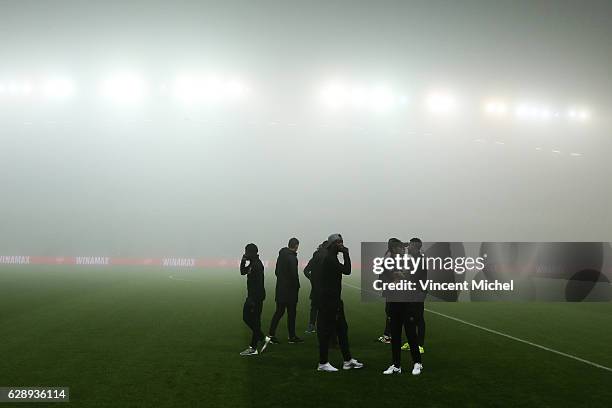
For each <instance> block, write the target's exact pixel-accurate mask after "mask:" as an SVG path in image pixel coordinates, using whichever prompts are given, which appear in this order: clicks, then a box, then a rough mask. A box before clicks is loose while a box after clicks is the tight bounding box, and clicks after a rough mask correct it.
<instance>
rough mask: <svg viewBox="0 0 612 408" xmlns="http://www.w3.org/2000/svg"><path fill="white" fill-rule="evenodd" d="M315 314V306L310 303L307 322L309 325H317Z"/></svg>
mask: <svg viewBox="0 0 612 408" xmlns="http://www.w3.org/2000/svg"><path fill="white" fill-rule="evenodd" d="M317 313H318V308H317V306H316V305H315V304H314V303H313V302H312V301H310V319H309V320H308V323H309V324H311V325H313V326H314V325H315V324H316V323H317Z"/></svg>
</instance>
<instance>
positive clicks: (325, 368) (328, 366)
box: [317, 363, 338, 372]
mask: <svg viewBox="0 0 612 408" xmlns="http://www.w3.org/2000/svg"><path fill="white" fill-rule="evenodd" d="M317 371H329V372H333V371H338V369H337V368H336V367H334V366H333V365H331V364H329V363H325V364H320V363H319V367H317Z"/></svg>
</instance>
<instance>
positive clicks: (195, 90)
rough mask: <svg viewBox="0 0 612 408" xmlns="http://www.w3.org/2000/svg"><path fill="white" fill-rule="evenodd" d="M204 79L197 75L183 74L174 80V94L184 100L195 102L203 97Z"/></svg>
mask: <svg viewBox="0 0 612 408" xmlns="http://www.w3.org/2000/svg"><path fill="white" fill-rule="evenodd" d="M204 87H205V86H204V83H203V81H202V80H201V79H200V78H198V77H195V76H190V75H182V76H179V77H178V78H177V79H176V80H175V82H174V89H173V92H174V96H175V97H176V98H177V99H179V100H180V101H182V102H185V103H194V102H197V101H198V100H199V99H201V98H202V97H203V90H204Z"/></svg>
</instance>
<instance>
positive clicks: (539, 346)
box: [343, 283, 612, 372]
mask: <svg viewBox="0 0 612 408" xmlns="http://www.w3.org/2000/svg"><path fill="white" fill-rule="evenodd" d="M343 285H345V286H348V287H350V288H354V289H359V290H361V288H360V287H358V286H354V285H349V284H348V283H343ZM425 310H426V311H427V312H429V313H433V314H435V315H438V316H442V317H445V318H447V319H450V320H454V321H456V322H459V323H463V324H466V325H468V326H472V327H475V328H477V329H480V330H483V331H486V332H489V333H493V334H497V335H498V336H502V337H505V338H507V339H510V340H514V341H518V342H520V343H523V344H528V345H530V346H533V347H537V348H539V349H541V350H546V351H549V352H551V353H555V354H558V355H560V356H563V357H567V358H571V359H572V360H576V361H580V362H581V363H584V364H588V365H590V366H593V367H597V368H601V369H602V370H606V371H610V372H612V368H610V367H606V366H604V365H601V364H598V363H595V362H593V361H589V360H586V359H584V358H580V357H577V356H574V355H572V354H567V353H564V352H562V351H559V350H555V349H552V348H550V347H546V346H542V345H541V344H537V343H534V342H531V341H529V340H523V339H520V338H518V337H515V336H512V335H510V334H506V333H502V332H500V331H497V330H493V329H489V328H488V327H484V326H480V325H478V324H475V323H471V322H468V321H466V320H463V319H459V318H457V317H453V316H449V315H447V314H444V313H440V312H436V311H435V310H431V309H425Z"/></svg>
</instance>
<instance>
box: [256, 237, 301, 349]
mask: <svg viewBox="0 0 612 408" xmlns="http://www.w3.org/2000/svg"><path fill="white" fill-rule="evenodd" d="M299 245H300V241H298V239H297V238H291V239H290V240H289V243H288V244H287V246H286V247H285V248H283V249H281V250H280V251H279V252H278V258H277V260H276V270H275V272H274V273H275V274H276V311H275V312H274V316H272V322H271V323H270V330H269V331H268V336H267V337H266V345H265V346H267V344H268V343H272V344H278V343H280V341H279V340H278V339H277V338H276V328H277V327H278V323H279V322H280V319H281V318H282V317H283V315H284V314H285V310H286V311H287V328H288V329H289V343H301V342H303V341H304V340H302V339H301V338H299V337H298V336H296V335H295V316H296V313H297V302H298V292H299V290H300V278H299V276H298V258H297V250H298V247H299Z"/></svg>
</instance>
